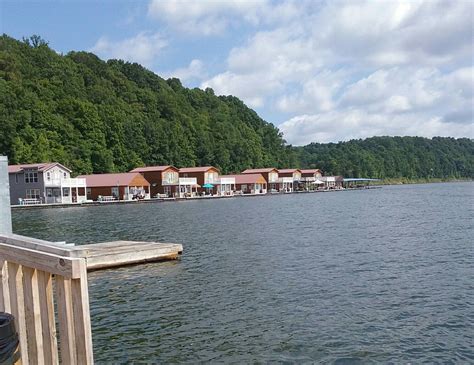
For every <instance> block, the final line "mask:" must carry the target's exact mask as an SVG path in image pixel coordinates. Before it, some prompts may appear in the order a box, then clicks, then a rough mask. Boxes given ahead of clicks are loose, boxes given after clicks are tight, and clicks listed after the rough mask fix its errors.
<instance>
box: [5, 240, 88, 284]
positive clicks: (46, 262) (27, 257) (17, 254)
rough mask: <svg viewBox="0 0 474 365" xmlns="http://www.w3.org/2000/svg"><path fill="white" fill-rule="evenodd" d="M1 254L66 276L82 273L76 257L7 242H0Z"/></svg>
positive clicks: (27, 264) (20, 262)
mask: <svg viewBox="0 0 474 365" xmlns="http://www.w3.org/2000/svg"><path fill="white" fill-rule="evenodd" d="M0 256H1V257H2V259H3V260H6V261H8V262H11V263H16V264H18V265H24V266H27V267H31V268H34V269H37V270H41V271H47V272H50V273H52V274H56V275H61V276H64V277H66V278H78V277H79V275H80V269H79V262H80V261H79V260H78V259H75V258H70V257H61V256H58V255H53V254H50V253H46V252H41V251H35V250H31V249H27V248H22V247H16V246H13V245H7V244H5V243H0Z"/></svg>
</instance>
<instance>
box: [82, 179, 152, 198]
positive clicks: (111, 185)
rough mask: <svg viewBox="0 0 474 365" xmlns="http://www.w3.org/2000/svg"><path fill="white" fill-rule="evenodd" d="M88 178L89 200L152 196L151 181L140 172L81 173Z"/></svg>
mask: <svg viewBox="0 0 474 365" xmlns="http://www.w3.org/2000/svg"><path fill="white" fill-rule="evenodd" d="M78 177H79V178H83V179H86V184H87V199H88V200H101V201H104V200H132V199H135V198H144V199H149V198H150V183H149V182H148V181H147V180H146V179H145V178H144V177H143V175H142V174H140V173H138V172H125V173H118V174H93V175H81V176H78Z"/></svg>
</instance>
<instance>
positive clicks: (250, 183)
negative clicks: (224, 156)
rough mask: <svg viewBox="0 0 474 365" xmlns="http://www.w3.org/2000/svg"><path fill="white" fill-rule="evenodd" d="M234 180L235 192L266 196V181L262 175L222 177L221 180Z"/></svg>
mask: <svg viewBox="0 0 474 365" xmlns="http://www.w3.org/2000/svg"><path fill="white" fill-rule="evenodd" d="M225 178H229V179H234V181H235V191H236V192H237V193H241V194H266V193H267V181H266V180H265V178H264V177H263V175H262V174H238V175H223V176H221V179H225Z"/></svg>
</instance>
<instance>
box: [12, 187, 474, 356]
mask: <svg viewBox="0 0 474 365" xmlns="http://www.w3.org/2000/svg"><path fill="white" fill-rule="evenodd" d="M473 187H474V184H472V183H458V184H430V185H413V186H397V187H384V188H383V189H378V190H371V191H346V192H340V193H316V194H294V195H285V196H271V197H257V198H245V199H243V198H233V199H220V200H205V201H187V202H177V203H157V204H140V205H113V206H98V207H87V208H65V209H47V210H28V211H26V210H25V211H15V212H14V214H13V217H14V230H15V232H16V233H21V234H27V235H31V236H35V237H39V238H44V239H50V240H55V241H62V240H66V241H68V242H76V243H78V244H81V243H89V242H99V241H105V240H107V241H109V240H114V239H131V240H154V241H164V242H166V241H167V242H179V243H182V244H183V245H184V254H183V257H182V259H181V260H179V261H175V262H166V263H155V264H147V265H140V266H132V267H126V268H121V269H118V270H107V271H97V272H93V273H90V274H89V285H90V297H91V312H92V327H93V340H94V351H95V358H96V362H97V363H101V362H102V363H103V362H113V363H130V362H131V361H132V360H135V361H140V360H143V361H144V360H149V361H152V362H161V363H165V362H166V363H168V362H201V361H203V362H204V361H205V362H211V361H212V362H226V363H227V362H233V363H241V362H245V363H248V362H255V361H257V362H291V363H294V362H296V363H301V362H332V363H336V364H354V363H356V364H357V363H364V364H366V363H380V362H383V363H386V362H390V361H392V362H395V363H399V362H402V363H406V362H420V361H424V362H430V363H431V362H461V363H470V362H473V361H474V354H473V350H472V348H473V340H472V333H471V332H472V322H473V320H474V314H473V313H474V308H473V303H474V300H473V299H474V298H473V289H474V287H473V286H474V285H473V282H474V281H473V279H474V275H473V269H472V262H473V259H474V254H473V246H472V237H473V231H474V227H473V220H472V217H473V213H474V211H473V210H474V209H473V195H474V192H473Z"/></svg>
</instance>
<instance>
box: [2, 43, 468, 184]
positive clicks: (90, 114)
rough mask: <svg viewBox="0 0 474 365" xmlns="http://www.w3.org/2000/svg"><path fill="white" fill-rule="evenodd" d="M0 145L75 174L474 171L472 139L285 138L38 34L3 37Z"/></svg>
mask: <svg viewBox="0 0 474 365" xmlns="http://www.w3.org/2000/svg"><path fill="white" fill-rule="evenodd" d="M0 154H6V155H8V156H9V158H10V162H11V163H28V162H40V161H58V162H61V163H63V164H65V165H66V166H69V167H70V168H72V169H73V171H74V172H75V173H76V174H79V173H91V172H109V171H128V170H130V169H132V168H134V167H136V166H139V165H156V164H173V165H176V166H178V167H182V166H199V165H201V166H202V165H214V166H216V167H219V168H221V170H222V172H223V173H227V172H239V171H242V170H243V169H246V168H252V167H273V166H275V167H280V168H282V167H308V168H310V167H317V168H321V169H322V170H323V171H325V172H326V173H327V174H341V175H345V176H354V177H358V176H364V177H382V178H383V177H390V178H391V177H408V178H429V177H442V178H444V177H473V176H474V163H473V155H474V142H473V141H471V140H469V139H453V138H433V139H426V138H418V137H377V138H369V139H366V140H363V141H362V140H358V141H349V142H343V143H337V144H334V143H329V144H310V145H308V146H305V147H292V146H288V145H287V144H286V143H285V141H284V140H283V136H282V134H281V133H280V132H279V130H278V129H277V128H275V126H273V125H272V124H270V123H267V122H265V121H264V120H263V119H262V118H260V117H259V116H258V115H257V113H256V112H255V111H253V110H252V109H250V108H248V107H247V106H245V104H244V103H243V102H242V101H241V100H239V99H238V98H236V97H233V96H219V97H218V96H215V94H214V91H213V90H212V89H210V88H208V89H206V90H204V91H203V90H200V89H187V88H184V87H183V86H182V85H181V82H180V81H179V80H178V79H169V80H164V79H162V78H161V77H159V76H157V75H156V74H154V73H153V72H151V71H149V70H147V69H145V68H143V67H142V66H140V65H138V64H136V63H134V64H131V63H128V62H124V61H120V60H109V61H108V62H104V61H102V60H100V59H99V58H98V57H97V56H95V55H94V54H91V53H87V52H70V53H69V54H67V55H66V56H62V55H58V54H57V53H56V52H54V51H53V50H51V49H50V48H49V46H48V43H47V42H46V41H44V40H43V39H41V37H39V36H32V37H30V38H29V39H24V40H23V41H22V42H21V41H17V40H15V39H13V38H11V37H8V36H7V35H3V36H1V37H0Z"/></svg>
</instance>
